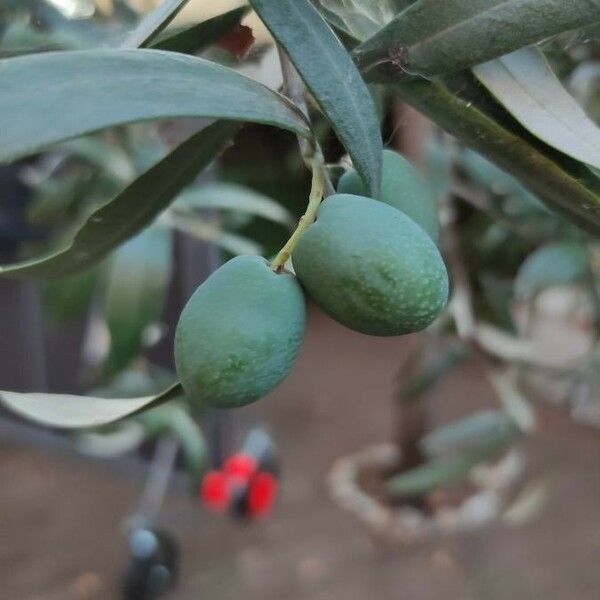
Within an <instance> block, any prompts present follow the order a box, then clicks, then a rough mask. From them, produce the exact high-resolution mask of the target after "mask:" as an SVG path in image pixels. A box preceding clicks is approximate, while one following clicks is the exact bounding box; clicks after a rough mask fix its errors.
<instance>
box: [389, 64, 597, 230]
mask: <svg viewBox="0 0 600 600" xmlns="http://www.w3.org/2000/svg"><path fill="white" fill-rule="evenodd" d="M386 81H387V82H388V83H390V82H393V83H394V87H395V89H396V91H397V92H398V93H399V95H400V97H402V99H404V100H405V101H406V102H408V103H409V104H411V105H413V106H414V107H415V108H416V109H417V110H419V111H420V112H422V113H423V114H424V115H426V116H428V117H429V118H431V119H432V120H433V121H435V122H436V123H437V124H438V125H439V126H440V127H442V128H443V129H445V130H446V131H447V132H448V133H450V134H452V135H454V136H455V137H457V138H458V139H459V140H461V141H462V142H464V143H465V144H467V145H468V146H471V147H472V148H473V149H475V150H476V151H477V152H479V153H481V154H482V155H483V156H485V157H486V158H488V159H489V160H491V161H493V162H494V163H495V164H496V165H497V166H499V167H500V168H502V169H504V170H505V171H507V172H508V173H511V174H513V175H514V176H516V177H517V178H518V179H519V181H520V182H521V183H522V184H523V185H524V186H525V187H526V188H527V189H528V190H529V191H531V192H532V193H533V194H534V195H536V196H537V197H538V198H539V199H540V200H543V201H544V202H545V203H546V204H547V205H548V206H550V207H551V208H553V209H555V210H557V211H559V212H560V213H562V214H563V215H565V216H567V217H568V218H569V219H570V220H571V221H573V222H574V223H576V224H577V225H579V226H580V227H582V228H583V229H585V230H587V231H589V232H591V233H594V234H596V235H597V234H598V233H600V178H599V177H597V176H596V175H595V174H594V173H593V172H592V170H591V169H589V168H588V167H587V166H586V165H583V164H582V163H580V162H579V161H575V160H574V159H572V158H570V157H568V156H565V155H564V154H561V153H559V152H556V151H555V150H553V149H551V148H548V147H547V146H546V145H545V144H543V143H542V142H540V141H539V140H537V139H536V138H534V137H533V136H530V135H529V134H528V132H526V131H525V132H524V133H522V132H521V131H519V130H518V124H515V123H514V122H513V121H512V120H511V117H510V115H508V116H507V118H502V119H501V118H499V117H498V115H497V114H495V113H494V114H493V111H492V110H488V108H487V107H486V106H485V103H482V104H481V105H480V104H478V102H476V101H475V100H474V99H472V98H469V99H467V98H463V97H461V96H459V95H458V94H457V93H455V92H453V91H451V90H449V89H448V88H446V87H445V86H443V85H441V84H440V83H434V82H432V81H427V80H425V79H410V80H407V79H402V78H398V76H397V75H396V76H394V77H386ZM468 85H469V84H468V82H461V87H463V88H465V89H467V88H468ZM528 136H529V137H528Z"/></svg>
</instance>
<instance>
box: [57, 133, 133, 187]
mask: <svg viewBox="0 0 600 600" xmlns="http://www.w3.org/2000/svg"><path fill="white" fill-rule="evenodd" d="M61 149H63V150H65V151H66V152H68V153H69V154H70V155H72V156H76V157H78V158H80V159H83V160H85V161H86V162H88V163H90V164H91V165H93V166H95V167H97V168H99V169H102V170H103V171H104V172H105V173H106V174H108V175H110V176H111V177H112V178H113V179H114V180H115V181H117V182H119V183H125V182H127V181H129V180H130V179H132V178H133V177H134V176H135V169H134V166H133V165H132V164H131V159H130V157H129V156H128V155H127V153H126V152H124V151H123V150H122V149H121V148H120V147H119V146H117V145H116V144H109V143H108V142H106V141H104V140H102V139H99V138H98V137H92V136H86V137H81V138H77V139H75V140H69V141H68V142H64V143H63V144H61Z"/></svg>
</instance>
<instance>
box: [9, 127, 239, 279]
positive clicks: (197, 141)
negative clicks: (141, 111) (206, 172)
mask: <svg viewBox="0 0 600 600" xmlns="http://www.w3.org/2000/svg"><path fill="white" fill-rule="evenodd" d="M236 131H237V125H236V124H235V123H229V122H217V123H214V124H213V125H210V126H209V127H207V128H205V129H203V130H202V131H200V132H199V133H196V134H195V135H193V136H192V137H190V138H189V139H188V140H186V141H185V142H183V143H182V144H181V145H179V146H178V147H177V148H175V150H173V151H172V152H171V153H170V154H168V155H167V156H166V157H165V158H163V159H162V160H161V161H159V162H158V163H156V164H155V165H154V166H152V167H151V168H150V169H148V170H147V171H146V172H145V173H143V174H142V175H141V176H140V177H138V178H137V179H136V180H135V181H133V183H131V184H130V185H129V186H128V187H126V188H125V189H124V190H123V191H122V192H121V193H120V194H119V195H118V196H116V197H115V198H113V199H112V200H110V201H109V202H107V203H106V204H104V205H103V206H101V207H100V208H98V209H97V210H96V211H94V212H93V213H92V214H91V215H90V216H89V217H88V218H87V220H86V221H85V222H84V223H83V224H82V225H81V227H80V228H79V230H78V231H77V233H76V234H75V236H74V237H73V238H72V239H70V240H67V241H66V242H65V243H64V245H63V246H61V247H60V248H58V249H57V250H53V251H51V252H48V253H46V254H44V255H42V256H38V257H37V258H33V259H29V260H25V261H21V262H17V263H13V264H9V265H3V266H0V277H1V276H10V277H28V276H33V275H35V276H43V277H52V276H60V275H66V274H68V273H72V272H75V271H78V270H79V269H82V268H84V267H86V266H88V265H91V264H93V263H95V262H97V261H98V260H99V259H100V258H102V257H103V256H104V255H105V254H107V253H108V252H109V251H110V250H112V248H114V247H115V246H118V245H119V244H120V243H121V242H123V241H125V240H126V239H128V238H129V237H131V236H133V235H135V234H136V233H137V232H139V231H141V230H142V229H143V228H144V227H146V226H147V225H148V224H149V223H151V222H152V221H153V220H154V218H156V216H157V215H158V214H159V213H160V212H161V211H162V210H163V209H164V208H165V207H166V206H167V205H168V204H169V203H170V202H171V201H172V200H173V199H174V198H175V197H176V196H177V194H178V193H179V192H180V191H181V189H183V188H184V187H185V186H186V185H188V184H190V183H191V182H192V181H193V179H194V178H195V177H196V175H197V174H198V172H200V171H201V170H202V169H203V168H204V167H206V166H207V165H208V164H209V163H210V162H211V161H212V160H213V159H214V158H215V156H216V155H217V154H218V153H219V152H221V151H222V150H223V148H224V146H225V144H226V143H227V142H228V141H229V140H230V139H231V137H232V136H233V135H234V133H235V132H236Z"/></svg>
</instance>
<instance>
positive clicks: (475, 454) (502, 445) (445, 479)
mask: <svg viewBox="0 0 600 600" xmlns="http://www.w3.org/2000/svg"><path fill="white" fill-rule="evenodd" d="M513 437H514V434H513V433H512V432H511V433H507V435H504V436H498V437H496V436H492V437H491V438H490V439H489V440H487V441H483V442H481V443H479V444H474V445H473V446H472V447H470V448H468V449H466V450H464V451H462V452H459V453H457V454H455V455H452V456H447V457H444V458H435V459H433V460H431V461H429V462H426V463H425V464H423V465H421V466H419V467H415V468H414V469H410V470H408V471H405V472H403V473H400V474H399V475H396V476H394V477H393V478H392V479H390V480H389V481H388V483H387V486H386V487H387V491H388V493H389V494H391V495H392V496H395V497H411V496H412V497H414V496H421V495H423V494H427V493H429V492H431V491H433V490H434V489H436V488H438V487H440V486H445V485H451V484H453V483H456V482H458V481H460V480H462V479H464V478H465V477H467V476H468V475H469V473H470V472H471V470H472V469H473V467H475V466H477V465H478V464H479V463H482V462H484V461H486V460H490V459H492V458H493V457H494V456H495V455H496V454H498V453H499V452H501V451H502V450H506V448H507V447H508V446H509V445H510V442H511V441H512V439H513Z"/></svg>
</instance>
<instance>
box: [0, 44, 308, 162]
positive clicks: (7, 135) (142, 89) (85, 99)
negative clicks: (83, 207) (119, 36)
mask: <svg viewBox="0 0 600 600" xmlns="http://www.w3.org/2000/svg"><path fill="white" fill-rule="evenodd" d="M0 81H1V82H2V86H1V88H0V130H1V131H2V135H1V136H0V162H8V161H11V160H15V159H17V158H22V157H23V156H26V155H28V154H33V153H35V152H39V151H40V150H43V149H44V148H46V147H47V146H49V145H51V144H54V143H57V142H60V141H63V140H67V139H69V138H72V137H77V136H79V135H84V134H86V133H91V132H92V131H97V130H99V129H104V128H107V127H113V126H116V125H124V124H127V123H133V122H138V121H145V120H151V119H167V118H175V117H211V118H218V119H226V120H235V121H253V122H257V123H264V124H267V125H274V126H276V127H281V128H283V129H288V130H290V131H292V132H294V133H297V134H299V135H302V136H306V137H310V136H311V132H310V129H309V126H308V124H307V122H306V119H305V117H304V115H303V114H302V113H301V112H300V111H299V110H298V109H296V108H295V107H294V106H293V104H291V103H290V102H289V101H288V100H287V99H286V98H284V97H283V96H281V95H280V94H278V93H277V92H274V91H272V90H270V89H269V88H267V87H265V86H264V85H262V84H260V83H258V82H256V81H253V80H251V79H248V78H247V77H244V76H243V75H240V74H239V73H236V72H235V71H233V70H232V69H229V68H227V67H223V66H221V65H217V64H215V63H212V62H210V61H207V60H203V59H201V58H197V57H195V56H186V55H183V54H178V53H174V52H163V51H162V50H82V51H72V52H71V51H69V52H49V53H45V54H36V55H31V56H22V57H17V58H11V59H7V60H3V61H0ZM32 81H35V82H36V83H35V85H36V90H37V92H36V93H35V94H33V93H31V82H32ZM108 82H109V83H108Z"/></svg>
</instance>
